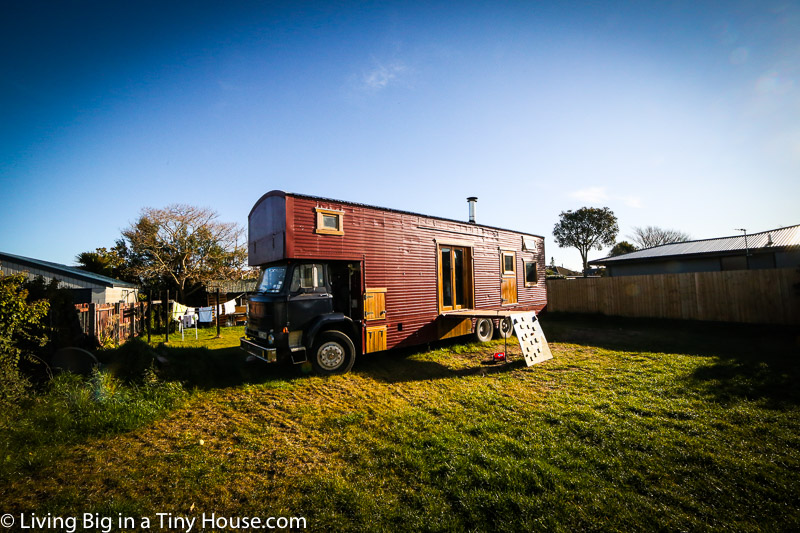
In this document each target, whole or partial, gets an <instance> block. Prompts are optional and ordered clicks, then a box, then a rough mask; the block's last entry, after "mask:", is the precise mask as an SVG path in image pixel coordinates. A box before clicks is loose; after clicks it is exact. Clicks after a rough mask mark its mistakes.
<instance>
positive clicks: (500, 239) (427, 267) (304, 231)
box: [250, 191, 547, 349]
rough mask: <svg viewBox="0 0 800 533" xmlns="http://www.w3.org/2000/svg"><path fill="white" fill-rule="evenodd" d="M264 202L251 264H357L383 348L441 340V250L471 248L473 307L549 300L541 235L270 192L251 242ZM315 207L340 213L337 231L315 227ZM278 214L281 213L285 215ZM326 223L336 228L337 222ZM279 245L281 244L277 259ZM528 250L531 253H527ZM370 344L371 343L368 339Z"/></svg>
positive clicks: (520, 306)
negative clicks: (378, 307) (508, 271)
mask: <svg viewBox="0 0 800 533" xmlns="http://www.w3.org/2000/svg"><path fill="white" fill-rule="evenodd" d="M265 202H266V203H265ZM262 204H263V205H264V209H268V210H272V211H274V213H277V215H275V214H274V213H273V214H271V215H267V214H261V215H257V219H258V221H257V223H258V224H261V225H262V226H261V227H260V228H258V229H257V233H258V234H257V236H256V237H257V240H258V247H259V249H258V250H255V251H254V250H252V249H251V254H250V264H251V265H254V266H256V265H263V264H265V263H267V262H271V261H277V260H279V259H290V260H291V259H313V260H320V261H337V260H341V261H351V262H358V263H360V264H361V267H362V269H363V277H364V288H365V289H366V290H367V291H370V289H374V290H375V291H376V292H378V293H379V294H381V295H382V296H383V297H384V298H385V310H386V313H385V315H383V317H380V316H375V315H371V316H370V317H369V327H370V331H376V332H377V331H378V330H372V329H371V328H373V327H378V326H386V348H394V347H398V346H405V345H414V344H419V343H424V342H428V341H431V340H435V339H436V338H439V335H440V332H439V328H437V323H436V320H437V317H439V315H440V313H441V311H442V309H441V307H442V306H441V301H440V300H441V298H442V296H441V295H440V292H441V291H440V288H439V276H440V274H439V271H440V265H439V261H440V259H439V258H440V249H441V248H442V247H451V246H452V247H464V248H468V249H469V254H467V255H468V256H469V259H468V261H467V262H468V263H469V264H467V265H465V267H466V268H468V269H469V272H468V273H467V274H468V275H466V276H465V277H464V278H463V279H465V280H467V281H465V283H472V285H473V286H474V291H471V294H469V297H468V298H466V304H470V303H471V304H472V306H471V307H473V308H475V309H516V310H520V311H522V310H536V311H540V310H541V309H543V308H544V307H545V305H546V303H547V293H546V286H545V283H544V279H545V253H544V239H543V238H542V237H540V236H536V235H530V234H523V233H519V232H515V231H510V230H504V229H499V228H493V227H489V226H481V225H478V224H471V223H469V222H459V221H454V220H447V219H442V218H436V217H429V216H425V215H419V214H414V213H408V212H404V211H397V210H392V209H382V208H378V207H371V206H365V205H361V204H354V203H349V202H342V201H337V200H327V199H322V198H316V197H310V196H304V195H296V194H290V193H282V192H279V191H273V192H271V193H268V194H267V195H265V196H264V197H262V199H261V200H260V201H259V203H257V204H256V206H255V207H254V208H253V212H251V220H250V228H251V230H250V231H251V236H250V241H252V240H253V235H252V232H253V223H254V220H253V214H254V212H256V211H258V210H259V209H261V208H260V206H261V205H262ZM320 212H323V213H328V212H332V213H341V227H340V228H338V229H337V231H336V232H335V233H319V232H317V226H318V223H319V220H318V214H319V213H320ZM281 214H283V215H284V216H285V218H284V219H283V220H281ZM329 222H330V223H331V225H334V222H335V221H329ZM267 226H268V227H267ZM523 241H525V242H526V243H527V245H526V246H523ZM273 242H274V243H275V244H274V245H273ZM262 243H263V244H262ZM279 243H280V245H282V246H283V248H284V249H283V251H282V254H280V257H279V256H278V255H279V254H278V248H279ZM532 245H533V246H532ZM531 247H534V248H535V250H533V251H531V250H529V248H531ZM251 248H252V246H251ZM501 251H505V252H508V251H513V252H514V258H515V268H514V276H515V278H514V279H513V282H514V283H513V285H514V286H515V289H516V295H515V297H516V301H517V303H516V304H512V305H503V301H502V293H501V282H502V279H503V278H502V276H501V271H500V268H501ZM523 262H535V263H536V268H537V271H538V277H537V279H538V280H539V281H538V282H537V283H535V284H529V285H531V286H526V283H525V280H524V279H523V277H524V275H525V268H524V264H523ZM507 285H508V284H507ZM384 290H385V292H383V291H384ZM378 298H380V297H378ZM376 302H377V300H376ZM466 304H465V305H466ZM373 313H375V311H374V310H373ZM461 329H463V326H461ZM371 340H372V339H371ZM375 340H377V338H376V339H375ZM381 342H382V341H381ZM372 348H375V345H372V344H371V349H372Z"/></svg>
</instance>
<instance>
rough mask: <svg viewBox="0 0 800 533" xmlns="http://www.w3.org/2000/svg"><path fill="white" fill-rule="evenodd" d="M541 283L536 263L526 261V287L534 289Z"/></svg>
mask: <svg viewBox="0 0 800 533" xmlns="http://www.w3.org/2000/svg"><path fill="white" fill-rule="evenodd" d="M538 281H539V273H538V272H537V270H536V263H535V262H534V261H525V286H526V287H533V286H535V285H536V283H537V282H538Z"/></svg>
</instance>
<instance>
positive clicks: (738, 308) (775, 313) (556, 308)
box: [547, 268, 800, 324]
mask: <svg viewBox="0 0 800 533" xmlns="http://www.w3.org/2000/svg"><path fill="white" fill-rule="evenodd" d="M797 285H800V272H798V270H797V269H796V268H777V269H770V270H733V271H724V272H692V273H684V274H656V275H649V276H621V277H612V278H586V279H574V280H551V281H548V282H547V287H548V296H549V303H548V307H547V308H548V310H549V311H552V312H566V313H601V314H605V315H613V316H624V317H647V318H665V319H682V320H704V321H714V322H740V323H750V324H800V297H798V295H797V293H796V290H795V286H797Z"/></svg>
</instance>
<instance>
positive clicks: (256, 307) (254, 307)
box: [250, 302, 267, 318]
mask: <svg viewBox="0 0 800 533" xmlns="http://www.w3.org/2000/svg"><path fill="white" fill-rule="evenodd" d="M250 316H251V317H252V318H260V317H264V316H267V306H266V305H264V304H263V303H262V302H250Z"/></svg>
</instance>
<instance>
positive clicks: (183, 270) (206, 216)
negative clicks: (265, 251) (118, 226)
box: [122, 204, 247, 301]
mask: <svg viewBox="0 0 800 533" xmlns="http://www.w3.org/2000/svg"><path fill="white" fill-rule="evenodd" d="M217 218H218V215H217V213H216V212H215V211H213V210H211V209H208V208H201V207H194V206H191V205H184V204H173V205H169V206H167V207H165V208H163V209H154V208H150V207H148V208H145V209H142V213H141V215H140V216H139V219H138V220H137V221H136V222H135V223H134V224H132V225H131V226H130V227H129V228H127V229H125V230H123V231H122V236H123V237H124V239H125V240H126V241H127V242H126V245H127V253H128V261H129V265H130V269H131V270H132V271H133V272H134V273H135V274H136V275H138V276H139V277H140V278H141V279H142V280H143V281H145V282H147V281H151V282H152V281H153V280H171V281H172V282H174V284H175V285H176V286H177V289H178V298H179V300H181V301H185V298H186V296H188V295H189V294H191V293H192V292H194V291H195V290H197V289H198V288H200V284H202V283H206V282H208V281H210V280H212V279H232V278H240V277H241V276H242V274H243V273H244V272H245V271H246V269H247V248H246V242H245V239H244V229H243V228H242V227H240V226H239V225H238V224H236V223H231V222H219V221H217Z"/></svg>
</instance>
